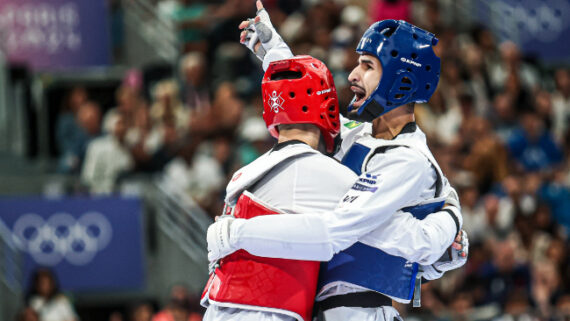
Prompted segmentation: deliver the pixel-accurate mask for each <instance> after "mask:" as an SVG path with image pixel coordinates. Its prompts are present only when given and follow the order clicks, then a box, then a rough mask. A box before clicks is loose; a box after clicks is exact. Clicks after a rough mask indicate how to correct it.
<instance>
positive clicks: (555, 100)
mask: <svg viewBox="0 0 570 321" xmlns="http://www.w3.org/2000/svg"><path fill="white" fill-rule="evenodd" d="M554 81H555V84H556V91H555V92H554V93H552V112H553V116H552V118H553V119H554V134H555V136H556V138H557V139H558V140H559V141H561V140H562V137H563V136H564V133H566V131H567V130H568V128H569V126H568V123H569V122H570V69H568V68H559V69H557V70H556V72H555V73H554Z"/></svg>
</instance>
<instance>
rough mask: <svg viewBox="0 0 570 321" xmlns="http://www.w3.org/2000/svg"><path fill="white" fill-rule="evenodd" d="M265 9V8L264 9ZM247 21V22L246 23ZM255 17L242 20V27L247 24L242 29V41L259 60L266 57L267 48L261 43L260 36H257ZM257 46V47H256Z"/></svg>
mask: <svg viewBox="0 0 570 321" xmlns="http://www.w3.org/2000/svg"><path fill="white" fill-rule="evenodd" d="M264 11H265V10H264ZM246 23H247V24H246ZM254 23H255V22H254V19H248V20H247V21H244V22H242V24H241V25H240V28H241V27H242V25H243V26H246V27H245V28H242V29H244V30H243V31H242V35H241V36H240V43H241V44H242V45H244V46H246V47H247V48H248V49H249V50H251V52H253V53H254V54H255V55H256V56H257V58H259V60H261V61H263V57H265V53H266V51H265V48H264V47H263V46H262V45H261V42H260V41H259V37H258V36H257V31H256V30H255V28H254ZM256 47H257V48H256Z"/></svg>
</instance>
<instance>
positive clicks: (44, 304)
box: [26, 268, 78, 321]
mask: <svg viewBox="0 0 570 321" xmlns="http://www.w3.org/2000/svg"><path fill="white" fill-rule="evenodd" d="M26 303H27V304H28V305H29V306H30V307H31V308H32V309H33V310H34V311H36V312H37V313H38V315H39V321H77V320H78V318H77V315H76V313H75V310H74V308H73V306H72V304H71V302H70V301H69V299H68V298H67V297H66V296H65V295H63V293H61V292H60V290H59V285H58V282H57V280H56V277H55V275H54V274H53V272H52V271H51V270H50V269H48V268H39V269H37V270H36V271H35V272H34V273H33V274H32V281H31V282H30V288H29V289H28V292H27V293H26Z"/></svg>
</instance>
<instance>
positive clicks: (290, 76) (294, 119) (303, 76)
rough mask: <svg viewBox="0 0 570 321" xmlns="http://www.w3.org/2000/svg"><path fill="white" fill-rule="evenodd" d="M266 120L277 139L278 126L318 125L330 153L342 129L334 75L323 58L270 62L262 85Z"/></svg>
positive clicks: (299, 57)
mask: <svg viewBox="0 0 570 321" xmlns="http://www.w3.org/2000/svg"><path fill="white" fill-rule="evenodd" d="M261 91H262V93H261V94H262V95H263V119H264V120H265V124H266V125H267V129H269V132H270V133H271V135H272V136H273V137H275V138H278V137H279V132H278V131H277V125H285V124H314V125H316V126H317V127H318V128H319V129H320V130H321V134H322V136H323V138H324V141H325V144H326V147H327V152H332V150H333V148H334V138H335V137H336V135H338V133H339V131H340V120H339V115H338V112H339V109H338V97H337V94H336V88H335V86H334V81H333V77H332V74H331V73H330V71H329V70H328V68H327V67H326V66H325V64H324V63H322V62H321V61H320V60H318V59H315V58H313V57H311V56H295V57H293V58H290V59H285V60H278V61H274V62H272V63H271V64H269V67H268V68H267V70H266V71H265V75H264V76H263V82H262V84H261Z"/></svg>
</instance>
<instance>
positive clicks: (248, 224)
mask: <svg viewBox="0 0 570 321" xmlns="http://www.w3.org/2000/svg"><path fill="white" fill-rule="evenodd" d="M389 154H390V156H389V157H380V161H379V162H378V163H377V164H376V165H374V163H373V162H371V163H370V166H371V167H372V168H369V171H368V172H369V173H374V172H375V170H374V167H375V166H379V167H380V166H381V168H382V173H381V174H379V175H377V176H373V175H372V176H368V175H366V174H363V175H361V176H360V177H359V178H358V180H357V181H356V182H355V184H354V185H353V187H352V188H351V189H350V191H348V192H347V193H346V195H345V196H344V197H343V199H342V200H341V203H340V205H339V207H338V208H337V209H336V210H335V211H333V212H329V213H324V214H311V213H306V214H304V215H298V214H284V215H269V216H261V217H255V218H253V219H250V220H247V221H246V220H236V221H235V222H234V224H232V227H231V229H232V230H231V242H232V243H233V244H235V245H236V246H237V247H238V248H242V249H245V250H246V251H248V252H250V253H252V254H254V255H258V256H266V257H279V258H288V259H302V260H317V261H328V260H330V259H331V258H332V256H333V255H334V254H335V253H338V252H339V251H341V250H344V249H346V248H347V247H349V246H350V245H352V244H354V243H355V242H356V241H357V240H359V239H360V238H362V237H365V236H367V235H368V234H369V233H371V232H373V231H374V233H375V234H374V237H375V238H378V240H377V245H383V244H384V245H386V246H387V247H388V246H393V247H394V248H391V249H388V248H384V247H379V248H381V249H382V250H385V251H386V250H390V254H394V255H398V256H402V257H404V258H406V259H408V260H410V261H412V262H418V263H421V264H431V263H433V262H431V261H432V260H433V261H435V260H437V259H438V258H439V256H441V253H443V251H444V250H445V249H446V248H447V247H448V246H449V245H450V244H451V242H452V241H453V238H454V237H455V234H454V233H455V231H454V230H455V222H454V221H453V219H452V218H451V217H450V215H449V214H448V213H444V215H440V214H439V213H437V214H432V215H436V216H434V217H431V216H432V215H430V217H428V218H426V219H424V220H417V219H415V218H413V216H412V215H411V214H409V213H401V212H398V210H399V209H401V208H403V207H406V206H408V205H411V204H410V201H414V200H417V199H418V198H419V197H420V195H421V193H422V192H423V191H425V190H426V189H429V188H430V187H431V186H432V185H433V179H431V180H430V179H426V175H429V174H432V169H431V168H430V164H429V162H427V161H426V160H425V159H420V158H418V157H417V156H415V157H414V156H413V154H414V152H412V151H410V150H408V149H406V148H398V149H397V152H393V153H389ZM404 225H406V226H405V229H400V227H404ZM450 226H452V227H453V229H452V230H449V231H448V230H447V229H448V228H450ZM386 227H388V228H386ZM439 234H445V235H439ZM410 235H412V236H413V237H410ZM392 237H397V238H398V239H400V240H406V242H405V243H403V244H398V245H395V244H394V242H386V241H387V240H389V239H390V238H392ZM432 238H436V239H437V241H432ZM442 244H445V246H443V245H442ZM375 245H376V244H375ZM418 251H427V254H424V253H417V252H418ZM438 255H439V256H438ZM436 256H437V257H436Z"/></svg>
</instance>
